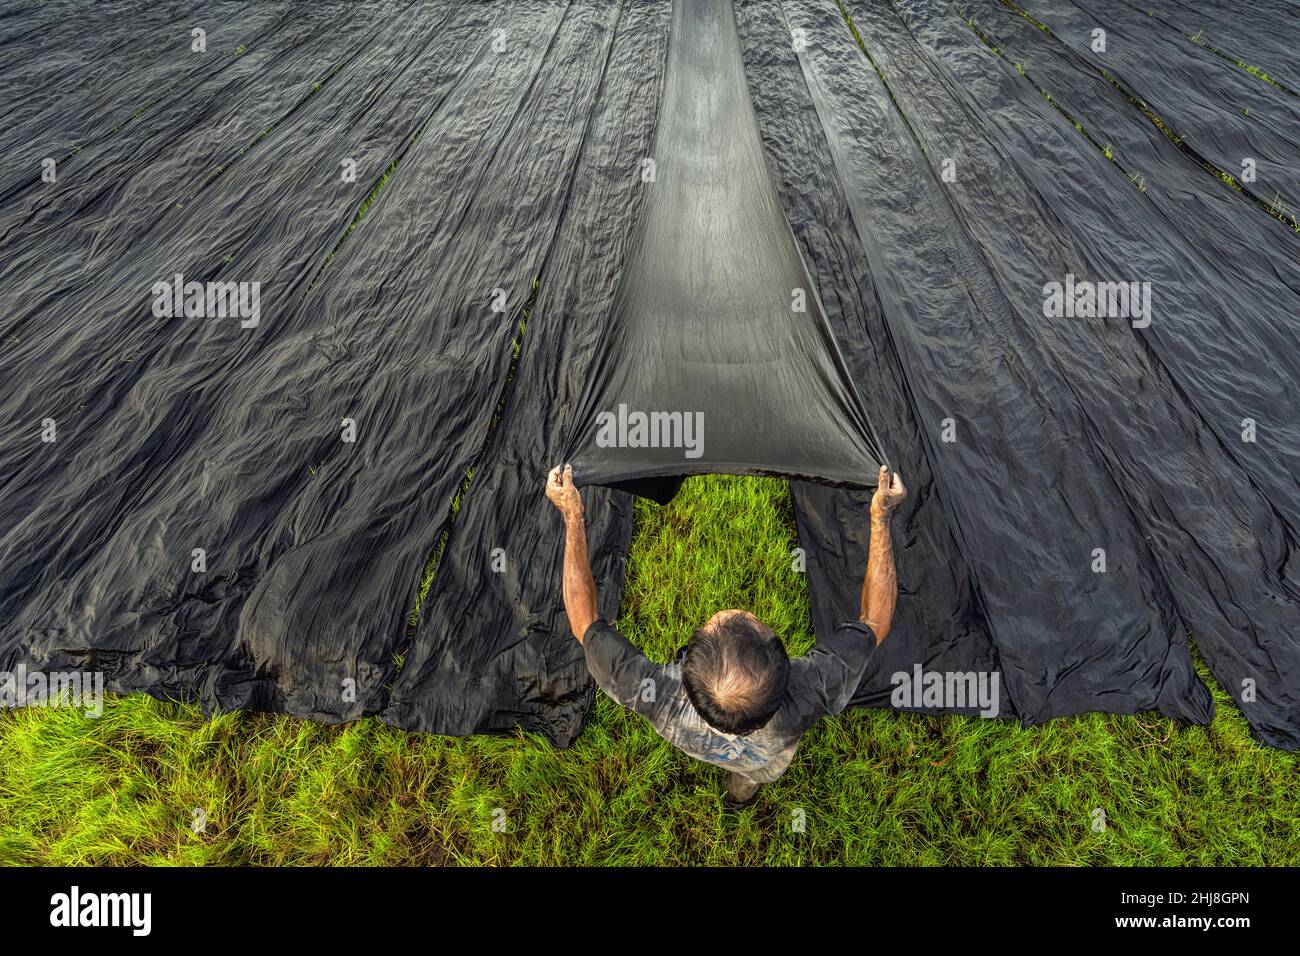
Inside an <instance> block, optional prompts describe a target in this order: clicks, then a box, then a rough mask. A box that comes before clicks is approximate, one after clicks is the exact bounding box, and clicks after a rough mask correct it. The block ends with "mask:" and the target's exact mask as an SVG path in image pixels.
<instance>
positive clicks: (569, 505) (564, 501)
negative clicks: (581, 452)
mask: <svg viewBox="0 0 1300 956" xmlns="http://www.w3.org/2000/svg"><path fill="white" fill-rule="evenodd" d="M546 497H547V498H549V499H550V502H551V504H553V505H555V507H557V508H559V509H560V514H562V515H563V516H564V517H565V518H566V519H568V518H581V517H582V495H580V494H579V493H578V489H577V488H576V487H575V486H574V484H573V466H572V465H565V466H564V467H563V468H561V467H560V466H559V465H556V466H555V467H554V468H552V469H551V473H550V474H549V475H547V476H546Z"/></svg>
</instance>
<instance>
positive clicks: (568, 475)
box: [564, 465, 573, 485]
mask: <svg viewBox="0 0 1300 956" xmlns="http://www.w3.org/2000/svg"><path fill="white" fill-rule="evenodd" d="M564 483H565V484H566V485H572V484H573V466H572V465H565V466H564Z"/></svg>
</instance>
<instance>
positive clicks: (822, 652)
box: [583, 620, 876, 783]
mask: <svg viewBox="0 0 1300 956" xmlns="http://www.w3.org/2000/svg"><path fill="white" fill-rule="evenodd" d="M875 647H876V641H875V636H874V635H873V634H872V633H871V631H870V629H869V628H867V627H866V626H865V625H863V624H859V623H856V622H850V623H846V624H844V625H842V626H841V627H840V629H839V630H838V631H836V632H835V633H834V634H832V635H830V636H829V637H828V638H827V639H826V640H824V641H820V642H818V644H817V646H816V647H815V648H813V650H812V651H810V652H809V653H808V654H806V655H804V656H803V657H800V658H796V659H795V660H792V661H791V662H790V678H789V684H788V685H787V689H786V693H785V697H784V700H783V701H782V703H781V706H780V708H779V709H778V710H777V712H776V714H775V715H773V717H772V719H771V720H769V721H768V722H767V723H766V724H765V725H764V726H763V727H761V728H759V729H758V730H755V731H753V732H751V733H748V734H727V733H723V732H721V731H719V730H715V729H714V728H713V727H710V726H709V724H708V722H707V721H705V720H704V718H703V717H702V716H700V713H699V711H697V710H696V709H695V706H694V705H693V704H692V703H691V700H690V697H689V696H688V695H687V692H686V687H685V685H684V683H683V681H682V662H681V659H680V658H679V659H678V660H676V661H673V662H672V663H669V664H655V663H653V662H652V661H650V660H648V659H647V658H646V656H645V655H644V654H642V653H641V652H640V651H638V650H637V649H636V648H635V647H633V646H632V644H631V642H630V641H628V639H627V638H626V637H624V636H623V635H622V634H620V633H619V632H618V631H617V630H615V629H614V628H613V627H612V626H611V625H609V624H608V623H606V622H605V621H602V620H597V621H596V622H595V623H593V624H592V625H591V627H589V628H588V629H587V633H586V635H585V636H584V639H583V650H584V651H585V652H586V656H587V669H588V670H589V671H590V672H591V676H592V677H593V678H594V679H595V681H596V684H597V685H598V686H599V687H600V689H601V690H603V691H604V692H605V693H606V694H608V695H609V696H610V697H611V698H612V699H613V700H615V701H616V702H617V703H619V704H622V705H623V706H624V707H627V708H628V709H630V710H635V711H636V712H637V713H639V714H641V715H642V716H644V717H645V718H646V719H647V720H649V721H650V723H651V725H652V726H653V727H654V728H655V730H656V731H657V732H658V733H659V735H660V736H661V737H663V738H664V739H665V740H667V741H668V742H669V743H671V744H672V745H673V746H674V747H676V748H677V749H679V750H681V751H682V752H683V753H686V754H688V755H689V756H692V757H695V758H696V759H697V760H703V761H705V762H706V763H711V764H714V765H715V766H718V767H722V768H724V769H726V770H730V771H732V772H734V773H740V774H743V775H744V776H746V777H749V778H750V779H752V780H755V781H757V782H760V783H764V782H768V781H771V780H776V779H777V778H778V777H780V776H781V774H783V773H784V772H785V769H786V768H787V767H788V766H789V765H790V761H791V760H793V759H794V754H795V750H796V749H797V747H798V745H799V738H800V737H802V736H803V733H804V731H806V730H807V729H808V728H809V727H810V726H812V724H813V723H814V722H815V721H816V720H817V719H818V718H819V717H823V716H825V715H827V714H837V713H839V712H840V711H841V710H843V709H844V707H845V706H846V705H847V704H848V702H849V699H850V698H851V697H852V696H853V692H854V691H855V690H856V689H857V687H858V685H859V684H860V683H861V681H862V675H863V673H864V672H865V670H866V668H867V664H868V662H869V661H870V660H871V655H872V652H873V651H874V650H875Z"/></svg>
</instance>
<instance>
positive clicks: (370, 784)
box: [0, 478, 1300, 865]
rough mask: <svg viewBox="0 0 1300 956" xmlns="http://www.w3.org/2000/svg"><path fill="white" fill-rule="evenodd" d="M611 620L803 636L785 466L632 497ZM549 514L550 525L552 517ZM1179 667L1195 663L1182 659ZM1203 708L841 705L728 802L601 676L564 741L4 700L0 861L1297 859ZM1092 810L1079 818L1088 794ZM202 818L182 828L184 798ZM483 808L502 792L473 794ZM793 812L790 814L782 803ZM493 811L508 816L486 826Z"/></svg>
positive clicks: (137, 706)
mask: <svg viewBox="0 0 1300 956" xmlns="http://www.w3.org/2000/svg"><path fill="white" fill-rule="evenodd" d="M637 519H638V520H637V532H636V538H635V541H634V544H633V549H632V555H631V560H630V566H629V576H628V582H627V591H626V597H625V599H624V604H623V614H622V617H621V618H620V624H621V626H622V627H623V628H624V629H625V631H626V632H627V633H628V634H629V636H631V637H632V638H633V640H634V641H637V642H638V643H640V644H641V645H642V646H644V647H645V648H646V649H647V650H648V652H649V653H650V655H651V656H652V657H654V658H656V659H660V660H663V659H666V658H667V657H669V656H670V655H671V654H672V653H673V652H674V651H675V650H676V649H677V648H678V647H680V646H681V644H683V643H684V642H685V640H686V638H687V636H688V635H689V634H690V632H691V631H692V630H693V628H694V627H695V626H696V625H697V624H698V623H699V622H701V621H703V620H704V619H705V618H706V617H707V616H708V615H709V614H710V613H712V612H713V611H715V610H718V609H720V608H723V607H747V608H750V609H751V610H753V611H754V612H755V613H756V614H758V615H759V616H760V617H761V618H763V619H764V620H766V621H767V622H768V623H770V624H771V625H772V626H773V627H775V628H776V629H778V630H779V631H781V632H783V633H785V634H788V635H790V646H791V649H792V651H795V652H798V651H802V650H804V649H806V648H807V647H808V646H809V644H810V642H811V635H810V633H809V614H808V603H807V594H806V587H805V583H804V580H803V576H802V575H801V574H799V573H797V572H794V571H793V570H792V568H791V558H790V549H791V548H793V547H794V546H795V540H794V535H793V531H792V528H791V520H790V502H789V495H788V492H787V488H786V485H785V484H784V483H783V482H778V481H768V480H756V479H739V478H705V479H692V480H690V481H688V482H687V484H686V487H685V488H684V490H683V492H682V494H681V495H679V497H678V499H677V500H676V501H675V502H674V503H673V504H672V505H671V506H670V507H668V508H663V509H660V508H657V507H655V506H653V505H648V504H644V503H641V504H639V505H638V511H637ZM556 530H557V533H558V532H559V524H558V521H557V525H556ZM1198 669H1199V670H1200V672H1201V676H1202V677H1203V678H1204V679H1206V680H1207V681H1209V676H1208V674H1207V673H1206V672H1205V669H1204V667H1202V666H1200V665H1198ZM1211 686H1212V687H1214V690H1215V697H1216V700H1217V702H1218V705H1219V716H1218V718H1217V719H1216V720H1215V722H1214V724H1213V725H1212V726H1210V727H1208V728H1203V727H1194V728H1189V729H1179V728H1177V727H1176V726H1175V725H1174V724H1173V723H1172V722H1171V721H1169V720H1166V719H1163V718H1158V717H1155V716H1145V717H1139V718H1133V717H1112V716H1105V715H1088V716H1084V717H1079V718H1071V719H1067V720H1060V721H1056V722H1053V723H1052V724H1049V725H1047V726H1043V727H1035V728H1032V729H1028V730H1025V729H1022V728H1020V727H1018V726H1016V725H1014V724H1010V723H1007V722H1004V721H981V720H978V719H974V718H962V717H928V716H920V715H897V714H893V713H889V712H878V711H855V712H852V713H848V714H844V715H841V716H840V717H838V718H835V719H832V720H825V721H823V722H822V723H821V724H819V725H818V726H817V727H816V728H815V729H814V730H813V731H811V732H810V733H809V734H808V735H807V736H806V737H805V739H804V742H803V744H802V745H801V747H800V754H799V756H798V757H796V759H795V762H794V765H793V766H792V768H791V770H790V771H789V772H788V773H787V774H786V776H785V777H784V778H783V779H782V780H781V781H780V782H779V783H777V784H775V785H773V786H771V787H769V788H767V789H765V791H764V793H763V795H762V796H761V797H760V800H759V802H758V804H757V806H756V807H755V808H754V809H753V810H750V811H746V813H745V814H743V815H740V816H736V815H729V814H726V813H724V812H723V810H722V806H721V777H722V774H721V771H719V770H716V769H714V768H712V767H708V766H705V765H703V764H699V763H696V762H694V761H692V760H690V759H689V758H687V757H686V756H684V755H682V754H680V753H678V752H677V751H675V750H674V749H673V748H671V747H670V746H668V745H667V744H665V743H663V742H662V741H660V740H659V739H658V738H657V737H656V736H655V735H654V733H653V732H652V731H651V730H650V729H649V727H648V725H646V723H645V722H644V721H643V720H642V719H641V718H639V717H637V716H635V715H633V714H630V713H627V712H624V711H622V710H620V709H619V708H618V707H616V706H615V705H613V704H612V703H611V702H610V701H608V700H607V699H605V698H604V697H603V695H602V696H599V697H598V700H597V705H596V707H595V709H594V711H593V713H592V715H591V719H590V721H589V723H588V725H587V728H586V730H585V731H584V732H583V734H582V736H581V738H580V739H579V740H578V742H577V744H576V745H575V746H574V747H573V748H571V749H570V750H568V751H557V750H555V749H553V748H552V747H551V746H550V745H549V744H547V743H546V742H545V741H544V740H541V739H539V738H536V737H531V736H527V735H523V734H519V735H515V736H511V737H496V738H488V737H476V738H468V739H456V738H445V737H433V736H428V735H423V734H408V733H404V732H402V731H399V730H395V729H393V728H391V727H386V726H384V725H382V724H380V723H378V722H377V721H374V720H365V721H360V722H357V723H354V724H351V725H349V726H346V727H326V726H320V725H316V724H311V723H307V722H305V721H300V720H294V719H291V718H286V717H274V716H266V715H241V714H226V715H223V716H221V717H218V718H216V719H214V720H205V719H203V717H202V716H201V715H200V714H199V713H198V711H197V710H196V709H195V708H193V707H189V706H181V705H176V704H164V703H158V702H156V701H153V700H151V699H149V698H145V697H129V698H120V699H116V700H112V701H109V702H108V704H107V706H106V708H105V713H104V716H103V717H102V718H100V719H99V720H92V719H87V718H85V717H83V716H81V714H80V713H79V712H77V711H72V710H28V711H9V712H4V713H0V754H3V760H2V761H0V861H2V862H5V863H61V864H90V863H100V864H126V863H150V864H157V863H181V864H205V863H225V864H240V863H263V864H313V863H341V864H368V863H388V864H407V863H412V864H450V863H492V864H516V863H552V864H580V863H589V864H634V863H639V864H654V863H658V864H673V863H717V864H731V863H738V864H760V863H768V864H797V863H859V864H910V863H920V864H944V863H973V864H1014V863H1034V864H1064V865H1077V864H1115V865H1131V864H1189V863H1201V864H1213V863H1226V864H1232V863H1242V864H1281V863H1290V864H1296V863H1300V827H1297V825H1296V824H1297V818H1298V817H1300V810H1297V804H1296V797H1295V795H1296V792H1297V786H1296V785H1297V782H1298V781H1300V775H1298V774H1297V769H1298V766H1300V763H1298V758H1297V756H1296V755H1292V754H1285V753H1281V752H1278V751H1273V750H1268V749H1265V748H1262V747H1259V746H1257V745H1256V744H1254V743H1253V742H1252V741H1251V740H1250V738H1249V736H1248V734H1247V732H1246V725H1245V722H1244V721H1243V720H1242V718H1241V715H1240V713H1239V711H1238V710H1237V709H1236V708H1235V707H1234V706H1233V705H1232V703H1231V702H1230V701H1229V700H1228V699H1227V697H1226V695H1225V694H1224V693H1223V692H1222V691H1221V690H1220V689H1218V688H1217V686H1215V685H1213V683H1212V682H1211ZM1095 808H1102V809H1104V810H1105V813H1106V822H1107V826H1106V829H1105V831H1104V832H1100V833H1098V832H1093V829H1092V821H1093V817H1092V812H1093V810H1094V809H1095ZM196 809H202V810H203V812H204V813H205V815H206V817H207V825H206V828H205V829H204V830H203V832H199V833H196V832H194V830H193V828H192V823H193V822H194V819H195V818H194V811H195V810H196ZM497 809H500V810H501V811H502V812H503V815H502V814H496V815H494V811H495V810H497ZM800 811H801V812H802V816H803V819H804V820H805V828H804V832H797V831H796V829H795V828H794V826H793V824H794V822H795V821H796V819H797V817H798V816H799V812H800ZM494 820H497V821H500V825H503V826H504V829H501V830H494V829H493V822H494Z"/></svg>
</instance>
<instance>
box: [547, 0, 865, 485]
mask: <svg viewBox="0 0 1300 956" xmlns="http://www.w3.org/2000/svg"><path fill="white" fill-rule="evenodd" d="M648 160H649V163H652V164H653V166H651V165H649V164H647V165H645V166H644V167H643V169H644V170H645V172H644V173H643V175H642V177H641V179H642V182H643V183H644V184H645V189H646V191H647V196H646V198H645V200H644V202H643V205H642V208H641V215H640V218H639V221H638V223H637V227H636V232H635V238H634V240H633V244H632V249H631V251H630V252H629V255H628V261H627V263H626V265H625V267H624V270H623V275H622V280H621V282H620V283H619V288H618V294H617V296H616V297H615V300H614V309H613V312H612V314H611V315H610V317H609V320H608V322H607V323H606V326H605V331H604V335H603V339H602V341H601V344H600V348H599V351H598V353H597V357H596V361H595V363H594V364H593V366H592V367H591V369H590V370H589V372H588V374H587V388H586V390H585V392H584V394H583V397H582V400H581V402H580V403H579V406H578V414H577V416H576V428H575V430H574V432H573V434H572V436H571V437H570V443H569V448H568V454H567V455H566V459H567V460H568V461H570V462H571V463H572V464H573V468H574V480H575V481H576V482H577V483H578V484H580V485H583V484H603V485H615V486H620V487H623V488H626V489H629V490H634V491H637V492H639V493H642V494H646V495H647V496H649V497H654V498H656V499H657V500H660V501H663V500H665V499H666V498H667V497H670V496H671V494H672V492H673V491H674V490H675V488H676V485H675V483H674V482H672V481H666V482H665V481H659V482H652V483H647V482H646V481H645V480H646V479H662V478H664V477H665V476H680V475H691V474H704V473H708V472H724V473H729V474H742V475H780V476H786V477H792V478H810V479H816V480H819V481H824V482H826V483H828V484H835V485H846V486H857V487H863V486H868V485H872V484H874V483H875V480H876V478H877V475H878V472H879V469H880V464H881V462H882V461H883V460H884V455H883V453H882V451H881V448H880V442H879V439H877V438H876V436H875V433H874V431H873V429H872V426H871V423H870V422H869V421H868V418H867V413H866V411H865V410H864V408H863V406H862V402H861V400H860V399H859V397H858V394H857V391H856V389H855V387H854V385H853V383H852V382H851V381H850V379H849V373H848V370H847V367H846V366H845V364H844V360H843V357H842V356H841V354H840V351H839V347H838V345H837V344H836V341H835V338H834V336H833V335H832V334H831V330H830V325H829V323H828V322H827V321H826V316H825V314H824V312H823V311H822V305H821V301H820V299H819V298H818V295H817V291H816V286H815V285H814V283H813V282H812V279H811V276H809V274H808V270H807V268H806V267H805V266H804V263H803V260H802V258H801V257H800V254H799V250H798V247H797V246H796V245H795V241H794V236H793V234H792V233H791V231H790V225H789V223H788V222H787V221H786V218H785V214H784V212H783V211H782V209H781V205H780V202H779V201H778V199H777V195H776V190H775V189H774V188H773V186H772V182H771V177H770V175H769V173H768V166H767V162H766V160H765V158H764V155H763V149H762V141H761V139H760V137H759V133H758V124H757V122H756V120H755V116H754V109H753V106H752V105H751V103H750V98H749V91H748V89H747V87H746V84H745V71H744V64H743V62H742V60H741V54H740V42H739V38H738V36H737V34H736V24H735V17H734V14H733V12H732V5H731V0H677V2H676V3H674V5H673V23H672V32H671V39H670V41H669V44H668V62H667V66H666V69H665V79H664V93H663V103H662V105H661V108H660V111H659V127H658V131H657V133H656V135H655V140H654V146H653V150H652V151H651V153H650V156H649V157H648Z"/></svg>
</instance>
